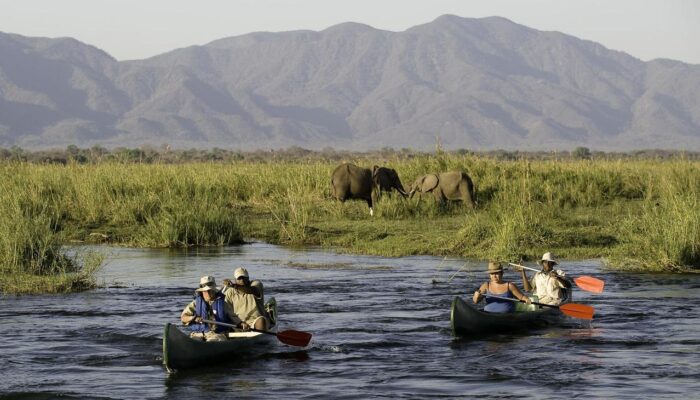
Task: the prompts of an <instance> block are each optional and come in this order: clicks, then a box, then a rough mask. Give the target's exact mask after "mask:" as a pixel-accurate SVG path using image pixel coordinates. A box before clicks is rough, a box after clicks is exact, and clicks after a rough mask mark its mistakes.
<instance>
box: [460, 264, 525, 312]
mask: <svg viewBox="0 0 700 400" xmlns="http://www.w3.org/2000/svg"><path fill="white" fill-rule="evenodd" d="M486 272H487V273H488V274H489V281H488V282H484V283H483V284H481V286H480V287H479V289H478V290H477V291H475V292H474V298H473V300H474V304H476V303H478V302H479V301H481V299H482V298H484V297H485V298H486V306H485V307H484V311H487V312H492V313H511V312H514V311H515V302H514V301H508V300H503V299H497V298H493V297H489V296H487V295H493V296H499V297H507V298H510V299H518V300H520V301H524V302H525V303H527V304H530V298H529V297H527V296H525V295H524V294H523V293H522V292H521V291H520V289H518V287H517V286H516V285H515V283H513V282H505V281H503V267H502V266H501V264H500V263H497V262H493V261H490V262H489V266H488V270H487V271H486Z"/></svg>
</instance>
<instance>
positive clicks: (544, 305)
mask: <svg viewBox="0 0 700 400" xmlns="http://www.w3.org/2000/svg"><path fill="white" fill-rule="evenodd" d="M484 296H486V297H493V298H494V299H501V300H508V301H515V302H520V303H525V301H524V300H518V299H512V298H510V297H501V296H494V295H492V294H488V293H487V294H484ZM530 304H534V305H537V306H543V307H552V308H559V306H553V305H551V304H544V303H538V302H536V301H531V302H530Z"/></svg>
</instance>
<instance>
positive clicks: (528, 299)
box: [523, 296, 532, 304]
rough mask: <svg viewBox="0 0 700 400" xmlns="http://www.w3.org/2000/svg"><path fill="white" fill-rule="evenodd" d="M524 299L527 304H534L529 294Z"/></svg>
mask: <svg viewBox="0 0 700 400" xmlns="http://www.w3.org/2000/svg"><path fill="white" fill-rule="evenodd" d="M523 300H525V304H532V300H530V298H529V297H527V296H526V297H525V298H524V299H523Z"/></svg>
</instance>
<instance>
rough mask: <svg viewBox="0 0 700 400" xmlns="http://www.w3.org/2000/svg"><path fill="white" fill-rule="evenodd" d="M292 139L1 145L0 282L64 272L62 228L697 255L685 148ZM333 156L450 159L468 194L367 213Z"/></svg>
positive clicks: (386, 200)
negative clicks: (138, 146)
mask: <svg viewBox="0 0 700 400" xmlns="http://www.w3.org/2000/svg"><path fill="white" fill-rule="evenodd" d="M67 151H68V152H69V153H70V154H74V153H75V154H88V153H85V150H81V149H77V148H72V147H71V148H70V149H67ZM295 151H296V152H298V153H299V154H298V157H300V158H298V159H296V160H294V161H290V160H288V159H286V158H283V159H279V160H274V159H273V160H270V159H263V160H259V161H251V160H247V159H244V160H240V159H238V160H231V159H228V161H226V162H222V161H220V160H222V159H225V157H226V156H225V154H226V153H224V151H223V150H220V149H219V150H216V151H213V152H212V153H211V154H212V157H214V159H216V160H219V161H216V162H196V163H189V164H187V163H183V164H159V163H153V164H146V163H138V162H136V163H135V162H133V160H134V158H139V159H143V160H153V159H155V158H157V157H162V156H164V154H163V153H162V152H161V153H158V152H154V151H148V149H145V150H144V149H142V150H141V152H124V153H123V154H124V158H125V161H123V162H115V161H114V160H113V159H111V160H112V161H110V158H109V157H111V156H113V155H114V154H121V153H119V152H118V151H113V152H111V153H109V154H106V153H105V152H106V150H104V149H101V148H93V149H90V150H89V154H91V155H90V157H89V158H88V160H89V161H88V162H85V163H83V162H82V161H79V160H78V158H77V157H74V158H72V159H69V160H68V161H67V162H66V163H65V164H63V163H52V164H35V163H27V162H22V161H19V162H18V161H16V160H17V159H18V158H21V157H26V153H25V152H23V151H22V150H21V149H13V151H12V152H8V153H9V154H10V155H9V157H11V158H10V161H4V162H0V206H1V208H0V263H1V264H0V269H1V270H2V272H3V276H4V278H3V279H4V281H3V282H5V283H7V282H9V279H14V278H11V277H16V276H20V275H23V276H35V277H47V276H59V275H60V276H75V275H76V274H80V273H81V272H80V271H82V270H84V269H85V264H86V263H85V261H84V260H79V259H76V258H75V257H73V256H70V257H69V256H67V255H66V253H65V251H64V249H63V247H62V245H63V244H64V243H66V242H67V241H69V240H70V241H86V242H101V243H102V242H107V243H113V244H119V245H127V246H146V247H174V246H193V245H225V244H232V243H239V242H241V241H242V239H243V237H244V236H245V237H251V238H257V239H261V240H266V241H269V242H273V243H282V244H290V245H321V246H326V247H334V248H342V249H344V250H345V251H353V252H361V253H369V254H382V255H391V256H399V255H408V254H434V255H448V254H455V255H462V256H466V257H478V258H484V259H486V258H498V259H520V258H524V259H527V258H533V257H536V256H537V255H538V253H539V254H541V253H542V252H543V251H555V252H557V253H558V254H559V255H560V256H562V257H566V256H576V257H601V256H605V257H609V259H610V260H611V263H613V265H628V264H632V265H634V266H635V267H638V268H645V269H652V270H663V269H674V270H675V269H679V268H688V267H691V268H693V267H694V268H697V267H698V266H699V264H700V256H699V255H698V253H699V250H698V243H700V237H699V236H698V235H700V233H698V227H699V226H700V223H699V222H700V221H699V219H700V216H699V215H698V212H699V211H698V210H700V207H698V204H697V202H698V200H697V199H698V194H700V193H699V192H700V178H699V177H700V173H699V172H700V171H698V168H699V166H698V163H697V162H696V161H691V160H671V161H661V160H656V161H649V160H621V159H615V160H610V161H608V160H605V159H597V158H595V156H594V157H593V158H592V159H586V160H573V159H564V160H558V161H557V160H553V159H548V160H540V161H536V160H527V159H524V158H522V157H521V158H517V157H518V154H516V153H509V157H510V158H514V159H513V160H512V161H504V160H503V159H499V158H494V157H484V156H479V155H475V154H473V153H469V152H461V153H460V154H450V153H446V152H440V153H439V154H438V155H436V156H432V155H429V154H413V153H408V152H402V153H395V152H394V153H392V152H390V151H389V149H387V150H386V152H387V154H385V155H384V156H382V158H376V159H372V158H367V156H358V157H357V158H344V159H341V160H337V159H316V158H306V157H310V153H308V152H307V151H303V149H296V150H295ZM197 154H199V153H197ZM339 154H340V153H339ZM95 157H102V158H103V161H101V162H94V160H95ZM343 161H350V162H354V163H356V164H358V165H360V166H363V167H371V166H372V165H384V166H388V167H392V168H395V169H396V170H397V172H398V173H399V176H400V178H401V180H402V182H403V184H404V187H406V189H407V190H408V189H409V188H410V186H411V183H412V182H413V181H414V180H415V179H416V178H417V177H419V176H421V175H424V174H426V173H439V172H445V171H449V170H462V171H465V172H467V173H468V174H469V175H470V176H471V177H472V179H473V181H474V183H475V187H476V197H477V200H478V202H479V205H478V207H477V208H476V209H471V208H469V207H466V206H464V205H462V204H460V203H451V202H450V203H448V204H446V205H444V206H441V205H439V204H437V203H436V201H435V199H434V198H433V196H432V195H430V194H426V195H423V198H422V199H419V197H418V196H414V197H413V198H411V199H404V198H403V197H401V196H399V195H398V194H396V193H392V194H384V195H382V196H381V197H380V199H379V200H378V202H377V204H376V207H375V216H374V217H370V216H369V212H368V208H367V205H366V203H365V202H364V201H347V202H345V203H343V204H341V203H340V202H337V201H334V200H332V199H331V192H330V175H331V172H332V171H333V169H334V168H335V166H336V165H337V164H338V163H339V162H343ZM81 268H82V269H81ZM71 274H72V275H71ZM56 281H58V280H56ZM0 285H3V283H2V282H0ZM3 287H8V286H7V285H5V286H3ZM64 287H66V286H65V285H64Z"/></svg>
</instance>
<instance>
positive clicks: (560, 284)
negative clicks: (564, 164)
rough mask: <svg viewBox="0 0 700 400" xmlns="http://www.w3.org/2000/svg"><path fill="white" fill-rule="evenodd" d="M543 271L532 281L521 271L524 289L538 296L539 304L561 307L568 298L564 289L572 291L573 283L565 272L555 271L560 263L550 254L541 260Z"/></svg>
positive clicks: (545, 254)
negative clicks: (555, 267)
mask: <svg viewBox="0 0 700 400" xmlns="http://www.w3.org/2000/svg"><path fill="white" fill-rule="evenodd" d="M540 263H541V264H542V271H540V272H537V273H535V275H533V277H532V280H530V279H528V278H527V274H526V273H525V270H524V269H522V268H521V269H520V273H521V274H522V279H523V288H525V290H526V291H528V292H532V293H534V294H535V295H537V298H538V302H540V303H544V304H551V305H559V304H561V302H562V301H563V300H564V298H565V297H566V293H565V291H564V290H562V289H570V288H571V282H569V280H568V279H567V278H566V276H565V274H564V271H562V270H560V269H558V270H556V271H555V270H554V266H555V265H558V264H559V263H558V262H557V260H556V259H555V257H554V255H553V254H552V253H550V252H547V253H544V254H543V255H542V259H541V260H540Z"/></svg>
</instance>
